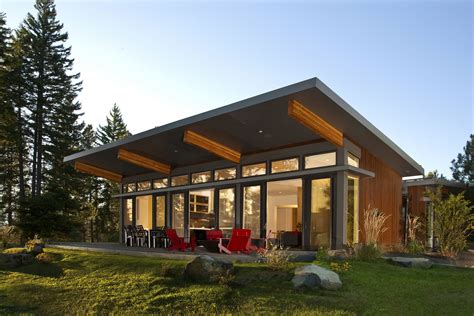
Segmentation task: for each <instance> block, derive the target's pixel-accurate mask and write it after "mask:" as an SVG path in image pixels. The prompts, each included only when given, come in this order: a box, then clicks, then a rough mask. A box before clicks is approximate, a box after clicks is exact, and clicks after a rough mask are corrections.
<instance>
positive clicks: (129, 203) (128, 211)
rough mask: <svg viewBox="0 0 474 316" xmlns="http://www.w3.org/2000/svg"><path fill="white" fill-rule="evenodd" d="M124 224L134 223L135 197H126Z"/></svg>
mask: <svg viewBox="0 0 474 316" xmlns="http://www.w3.org/2000/svg"><path fill="white" fill-rule="evenodd" d="M123 207H124V210H123V224H124V225H125V226H127V225H132V223H133V199H125V200H124V204H123Z"/></svg>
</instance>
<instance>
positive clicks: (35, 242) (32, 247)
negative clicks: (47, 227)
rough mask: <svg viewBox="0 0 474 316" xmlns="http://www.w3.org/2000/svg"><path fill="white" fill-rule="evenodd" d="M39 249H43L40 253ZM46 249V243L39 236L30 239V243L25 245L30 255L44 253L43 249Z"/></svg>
mask: <svg viewBox="0 0 474 316" xmlns="http://www.w3.org/2000/svg"><path fill="white" fill-rule="evenodd" d="M38 247H41V251H38ZM43 247H44V241H43V239H41V237H40V236H39V235H38V234H35V236H34V237H33V238H32V239H28V241H27V242H26V243H25V249H26V251H27V252H28V253H33V254H34V255H36V254H38V253H40V252H42V251H43V250H42V248H43Z"/></svg>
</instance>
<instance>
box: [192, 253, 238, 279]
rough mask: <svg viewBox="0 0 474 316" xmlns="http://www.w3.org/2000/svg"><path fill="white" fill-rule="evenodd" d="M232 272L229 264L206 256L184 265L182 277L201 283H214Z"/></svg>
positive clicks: (232, 267) (231, 265)
mask: <svg viewBox="0 0 474 316" xmlns="http://www.w3.org/2000/svg"><path fill="white" fill-rule="evenodd" d="M233 272H234V265H233V264H232V263H231V262H226V261H222V260H219V259H216V258H213V257H210V256H207V255H203V256H198V257H196V258H194V259H193V260H192V261H190V262H188V263H187V264H186V268H185V269H184V276H185V278H186V279H190V280H193V281H201V282H210V281H215V280H217V279H218V278H219V277H225V276H228V275H230V274H232V273H233Z"/></svg>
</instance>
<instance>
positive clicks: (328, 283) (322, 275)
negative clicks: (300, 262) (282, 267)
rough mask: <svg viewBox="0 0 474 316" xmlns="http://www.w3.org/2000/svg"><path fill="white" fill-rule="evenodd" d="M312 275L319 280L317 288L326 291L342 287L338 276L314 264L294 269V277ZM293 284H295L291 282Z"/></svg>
mask: <svg viewBox="0 0 474 316" xmlns="http://www.w3.org/2000/svg"><path fill="white" fill-rule="evenodd" d="M305 274H314V275H315V276H316V277H317V278H318V279H319V286H320V287H322V288H323V289H327V290H337V289H339V288H340V287H341V286H342V282H341V279H340V278H339V275H338V274H337V273H335V272H333V271H331V270H328V269H325V268H322V267H320V266H317V265H315V264H308V265H305V266H302V267H299V268H296V269H295V276H298V275H305ZM293 284H295V283H294V282H293Z"/></svg>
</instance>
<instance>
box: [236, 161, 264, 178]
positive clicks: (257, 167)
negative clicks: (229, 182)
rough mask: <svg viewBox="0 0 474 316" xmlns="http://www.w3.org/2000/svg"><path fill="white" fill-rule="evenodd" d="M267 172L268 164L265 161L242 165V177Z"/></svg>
mask: <svg viewBox="0 0 474 316" xmlns="http://www.w3.org/2000/svg"><path fill="white" fill-rule="evenodd" d="M266 172H267V166H266V163H265V162H262V163H256V164H253V165H247V166H243V167H242V177H253V176H261V175H264V174H265V173H266Z"/></svg>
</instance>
